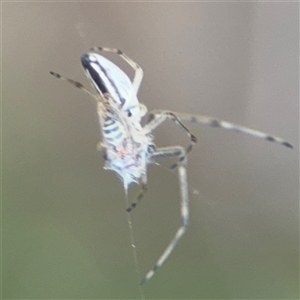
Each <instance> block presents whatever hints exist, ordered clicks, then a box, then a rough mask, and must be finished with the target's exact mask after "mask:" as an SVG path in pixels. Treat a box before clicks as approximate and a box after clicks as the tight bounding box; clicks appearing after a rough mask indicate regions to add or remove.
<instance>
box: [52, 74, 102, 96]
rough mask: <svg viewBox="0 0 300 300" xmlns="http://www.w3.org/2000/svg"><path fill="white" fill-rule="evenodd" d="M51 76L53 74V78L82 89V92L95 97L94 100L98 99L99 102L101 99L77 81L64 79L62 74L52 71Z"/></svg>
mask: <svg viewBox="0 0 300 300" xmlns="http://www.w3.org/2000/svg"><path fill="white" fill-rule="evenodd" d="M50 74H51V75H52V76H54V77H56V78H58V79H61V80H65V81H67V82H68V83H70V84H72V85H73V86H75V87H77V88H78V89H80V90H82V91H84V92H86V93H88V94H89V95H90V96H91V97H93V98H94V99H96V100H97V101H98V100H99V98H98V97H97V96H96V95H94V94H93V93H91V92H90V91H89V90H88V89H87V88H86V87H84V85H83V84H81V83H80V82H78V81H75V80H73V79H70V78H66V77H63V76H61V75H60V74H58V73H55V72H52V71H51V72H50Z"/></svg>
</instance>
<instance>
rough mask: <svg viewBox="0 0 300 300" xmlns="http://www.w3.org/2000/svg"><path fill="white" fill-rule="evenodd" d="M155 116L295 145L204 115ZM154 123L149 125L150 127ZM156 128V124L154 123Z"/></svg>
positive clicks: (154, 112) (166, 113)
mask: <svg viewBox="0 0 300 300" xmlns="http://www.w3.org/2000/svg"><path fill="white" fill-rule="evenodd" d="M151 113H152V115H153V116H156V115H161V114H165V115H168V114H172V115H175V116H176V117H177V119H178V120H181V121H188V122H191V123H197V124H201V125H208V126H210V127H213V128H224V129H226V130H231V131H236V132H241V133H245V134H248V135H251V136H254V137H257V138H260V139H263V140H265V141H269V142H273V143H278V144H281V145H282V146H285V147H287V148H291V149H292V148H293V145H292V144H290V143H289V142H287V141H285V140H284V139H282V138H281V137H277V136H274V135H271V134H268V133H265V132H262V131H259V130H255V129H251V128H248V127H245V126H241V125H237V124H234V123H230V122H227V121H224V120H221V119H218V118H215V117H209V116H203V115H195V114H187V113H180V112H172V111H165V110H155V111H152V112H151ZM151 123H152V122H150V123H149V125H150V124H151ZM153 125H154V126H155V123H153Z"/></svg>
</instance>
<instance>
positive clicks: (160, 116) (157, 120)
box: [144, 111, 197, 169]
mask: <svg viewBox="0 0 300 300" xmlns="http://www.w3.org/2000/svg"><path fill="white" fill-rule="evenodd" d="M166 120H172V121H173V122H174V123H175V124H176V125H178V126H179V127H181V128H182V129H183V130H184V131H185V132H186V134H187V135H188V136H189V138H190V144H189V146H188V147H187V148H186V149H185V153H186V154H188V153H189V152H191V151H192V149H193V146H194V145H195V144H196V143H197V138H196V137H195V136H194V135H193V134H192V133H191V132H190V130H189V129H188V128H187V127H186V126H185V125H184V124H183V123H182V122H181V120H180V119H179V118H178V116H177V114H176V113H173V112H171V111H152V112H150V113H149V120H148V122H147V124H146V125H145V126H144V129H145V130H146V132H148V133H151V132H152V131H153V130H154V129H156V128H157V127H158V126H159V125H161V124H162V123H163V122H165V121H166ZM180 159H181V157H179V161H180ZM177 166H178V163H174V164H173V165H172V166H171V169H176V168H177Z"/></svg>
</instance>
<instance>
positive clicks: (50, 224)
mask: <svg viewBox="0 0 300 300" xmlns="http://www.w3.org/2000/svg"><path fill="white" fill-rule="evenodd" d="M2 18H3V20H2V25H3V28H2V50H3V52H2V67H3V68H2V100H3V107H2V108H3V112H2V117H3V119H2V123H3V140H2V141H3V191H2V209H3V212H2V226H3V227H2V234H3V239H2V242H3V251H2V260H3V269H2V271H3V282H2V283H3V289H2V293H3V299H70V298H73V299H125V298H127V299H138V298H139V297H140V295H139V290H138V287H137V283H138V279H137V277H138V276H137V274H136V272H135V266H134V261H133V254H132V249H131V246H130V240H129V228H128V223H127V216H126V212H125V210H124V209H125V196H124V191H123V186H122V182H121V181H120V179H119V178H118V176H117V175H116V174H115V173H112V172H110V171H105V170H103V164H104V162H103V159H102V156H101V153H99V152H97V151H96V144H97V142H98V141H99V140H100V138H101V136H100V131H99V127H98V120H97V115H96V110H95V103H94V102H93V101H91V99H89V97H88V96H87V95H85V94H84V93H82V92H81V91H80V90H78V89H76V88H73V87H72V86H70V85H68V84H67V83H65V82H63V81H59V80H55V79H54V78H53V77H51V76H50V75H49V71H50V70H52V71H56V72H58V73H60V74H62V75H64V76H67V77H71V78H73V79H75V80H78V81H80V82H82V83H84V84H85V86H87V87H88V88H89V89H91V90H92V88H91V87H90V86H89V82H88V81H87V79H86V78H85V75H84V73H83V70H82V68H81V65H80V60H79V59H80V56H81V55H82V54H83V53H85V52H87V51H88V49H89V48H90V47H91V46H107V47H117V48H120V49H122V50H123V51H124V52H125V53H127V54H128V55H129V56H130V57H132V58H133V59H134V60H135V61H137V62H138V63H139V64H140V65H141V66H142V67H143V69H144V71H145V77H144V81H143V83H142V86H141V89H140V91H139V99H140V101H141V102H143V103H145V104H146V105H147V106H148V108H149V109H150V110H151V109H157V108H161V109H163V108H167V109H171V110H174V111H183V112H193V113H199V114H206V115H212V116H216V117H220V118H222V119H225V120H228V121H232V122H235V123H238V124H242V125H245V126H249V127H252V128H255V129H260V130H262V131H266V132H269V133H273V134H276V135H278V136H282V137H284V138H285V139H286V140H288V141H290V142H291V143H293V144H294V146H295V149H294V150H290V149H287V148H284V147H282V146H280V145H277V144H272V143H268V142H264V141H262V140H259V139H256V138H252V137H249V136H244V135H240V134H237V133H232V132H227V131H224V130H220V129H212V128H206V127H204V126H200V125H199V126H198V125H190V124H187V125H188V126H189V128H190V129H191V130H192V132H193V133H194V134H195V135H196V136H197V137H198V139H199V143H198V145H197V146H196V147H195V149H194V150H193V152H192V153H191V154H190V156H189V164H188V177H189V184H190V194H191V201H190V209H191V222H190V227H189V229H188V232H187V234H186V235H185V236H184V238H183V239H182V241H181V242H180V244H179V245H178V247H177V249H176V250H175V252H174V253H173V254H172V256H171V257H170V259H169V260H168V261H167V262H166V264H165V265H164V266H163V268H162V269H161V270H160V271H159V272H158V273H157V274H156V275H155V277H154V278H153V279H152V280H151V281H150V282H149V283H148V284H147V285H146V286H145V287H144V293H145V296H146V298H147V299H150V298H152V299H275V298H276V299H292V298H298V294H299V274H298V271H299V230H298V229H299V226H298V217H299V205H298V199H299V197H298V196H299V195H298V185H299V170H298V166H299V162H298V149H299V147H298V138H299V123H298V122H299V120H298V118H299V115H298V112H299V104H298V98H299V89H298V86H299V75H298V67H299V50H298V48H299V47H298V45H299V28H298V24H299V4H297V3H283V2H282V3H184V2H182V3H158V2H157V3H155V2H153V3H145V2H144V3H142V2H139V3H137V2H136V3H121V2H119V3H100V2H99V3H75V2H74V3H72V2H71V3H67V2H64V3H63V2H61V3H46V2H40V3H26V2H25V3H12V2H11V3H2ZM108 58H109V59H111V60H113V61H114V62H115V63H117V64H118V65H120V66H121V67H122V68H123V69H124V70H125V71H126V72H127V73H128V75H129V76H132V74H133V72H132V70H131V69H130V68H128V66H126V64H124V63H123V62H122V61H121V60H120V59H119V58H118V57H114V56H111V55H110V56H109V55H108ZM155 138H156V139H155V141H156V143H157V145H160V146H166V145H175V144H182V145H187V143H188V140H187V137H186V136H185V135H184V133H182V131H181V130H180V129H178V128H177V127H176V126H175V125H174V124H171V123H167V124H165V125H164V126H162V127H161V128H160V129H159V130H157V132H156V134H155ZM170 163H172V161H169V160H167V161H164V160H162V161H161V164H162V166H155V165H151V166H149V192H148V194H147V195H146V197H145V198H144V200H143V203H141V204H140V206H139V207H138V208H137V209H136V210H135V211H134V212H132V219H133V231H134V235H135V239H136V249H137V254H138V259H139V266H140V269H141V276H142V275H144V274H145V273H146V272H147V271H148V270H149V268H150V267H152V265H153V263H154V262H155V261H156V259H157V258H158V257H159V255H160V254H161V253H162V251H163V250H164V248H165V247H166V245H167V243H168V242H169V241H170V239H171V238H172V236H173V234H174V233H175V231H176V230H177V227H178V226H179V224H180V211H179V201H180V197H179V192H178V181H177V177H176V176H175V175H174V174H172V173H171V172H170V171H168V170H167V167H168V166H169V165H170ZM136 191H137V187H136V186H133V187H132V189H130V194H129V195H130V199H132V198H133V197H134V195H135V193H136Z"/></svg>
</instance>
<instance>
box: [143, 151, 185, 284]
mask: <svg viewBox="0 0 300 300" xmlns="http://www.w3.org/2000/svg"><path fill="white" fill-rule="evenodd" d="M168 156H179V157H180V158H179V163H178V179H179V186H180V195H181V219H182V225H181V226H180V227H179V228H178V230H177V231H176V233H175V235H174V237H173V239H172V240H171V242H170V243H169V245H168V246H167V248H166V249H165V250H164V252H163V253H162V255H161V256H160V257H159V258H158V260H157V262H156V263H155V265H154V266H153V267H152V268H151V269H150V270H149V271H148V272H147V274H146V275H145V277H144V278H143V279H142V280H141V282H140V285H144V284H145V283H147V282H148V281H149V280H150V279H151V278H152V277H153V276H154V274H155V273H156V272H157V271H158V270H159V269H160V267H161V266H162V265H163V264H164V262H165V261H166V260H167V259H168V257H169V256H170V255H171V253H172V252H173V250H174V249H175V247H176V246H177V244H178V242H179V240H180V239H181V238H182V236H183V235H184V233H185V232H186V230H187V226H188V224H189V205H188V202H189V195H188V182H187V172H186V162H187V156H186V151H185V149H184V148H183V147H181V146H175V147H165V148H158V149H157V150H156V151H155V152H153V154H152V157H153V158H156V157H168Z"/></svg>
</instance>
